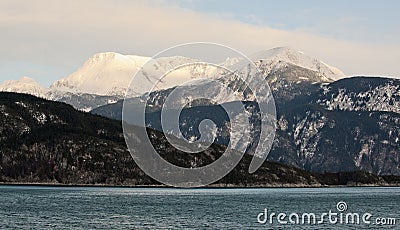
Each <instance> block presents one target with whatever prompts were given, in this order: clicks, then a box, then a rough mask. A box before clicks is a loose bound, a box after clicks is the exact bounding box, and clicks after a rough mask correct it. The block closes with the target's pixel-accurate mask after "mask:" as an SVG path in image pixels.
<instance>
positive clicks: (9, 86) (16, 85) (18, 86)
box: [0, 76, 47, 97]
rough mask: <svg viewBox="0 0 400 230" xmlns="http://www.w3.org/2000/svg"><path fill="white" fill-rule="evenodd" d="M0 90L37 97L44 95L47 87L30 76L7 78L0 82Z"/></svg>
mask: <svg viewBox="0 0 400 230" xmlns="http://www.w3.org/2000/svg"><path fill="white" fill-rule="evenodd" d="M0 91H5V92H17V93H27V94H32V95H35V96H38V97H45V95H46V93H47V89H46V88H44V87H42V86H41V85H39V84H38V83H37V82H36V81H35V80H33V79H32V78H30V77H26V76H24V77H22V78H21V79H19V80H7V81H4V82H3V83H1V84H0Z"/></svg>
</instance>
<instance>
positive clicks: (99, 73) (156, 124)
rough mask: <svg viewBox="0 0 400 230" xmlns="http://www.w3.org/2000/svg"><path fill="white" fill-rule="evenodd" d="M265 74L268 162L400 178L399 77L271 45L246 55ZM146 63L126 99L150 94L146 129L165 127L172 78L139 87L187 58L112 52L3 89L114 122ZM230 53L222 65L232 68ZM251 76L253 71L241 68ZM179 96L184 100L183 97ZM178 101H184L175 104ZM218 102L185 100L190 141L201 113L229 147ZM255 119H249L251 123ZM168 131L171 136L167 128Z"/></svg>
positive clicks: (197, 72)
mask: <svg viewBox="0 0 400 230" xmlns="http://www.w3.org/2000/svg"><path fill="white" fill-rule="evenodd" d="M249 57H250V58H251V60H252V61H253V62H254V63H255V65H256V66H257V67H258V69H259V70H260V71H261V73H262V76H264V80H265V82H260V84H268V85H269V88H270V89H271V91H272V94H273V96H274V99H275V105H276V115H277V125H276V127H277V131H276V137H275V140H274V143H273V147H272V151H271V153H270V154H269V155H268V160H269V161H272V162H278V163H281V164H284V165H290V166H291V167H296V168H300V169H302V170H306V171H311V172H313V173H321V174H323V173H340V172H349V171H359V170H362V171H366V172H369V173H373V174H376V175H381V176H383V175H400V168H399V165H400V160H399V149H400V146H399V145H400V142H399V134H400V114H399V112H400V104H399V103H400V88H399V87H400V81H399V80H396V79H389V78H382V77H362V76H360V77H351V78H348V77H346V76H345V74H344V73H343V72H341V71H340V70H339V69H337V68H335V67H331V66H329V65H327V64H325V63H324V62H322V61H319V60H317V59H315V58H311V57H308V56H307V55H305V54H304V53H302V52H299V51H295V50H292V49H289V48H275V49H272V50H267V51H261V52H258V53H256V54H253V55H250V56H249ZM147 61H150V62H151V65H149V66H150V67H151V68H149V69H146V70H145V71H144V72H145V73H147V74H148V76H149V81H148V82H132V84H133V85H134V89H135V90H134V92H128V94H129V95H131V97H130V98H129V99H127V100H126V103H129V104H130V105H132V106H133V107H135V104H137V105H140V104H141V103H144V100H146V99H147V103H148V105H149V107H148V108H147V110H146V112H147V115H146V119H147V120H146V122H147V124H146V125H147V126H148V127H151V128H152V129H153V130H158V131H162V128H161V122H160V116H161V115H160V113H161V109H162V106H163V104H164V102H165V100H166V98H167V97H168V95H169V94H170V93H171V91H172V90H173V89H174V87H175V85H174V84H176V82H175V80H174V79H175V78H174V77H172V80H171V81H169V82H163V84H162V85H160V87H159V88H158V90H156V91H154V92H150V93H149V92H142V91H140V88H141V87H143V88H146V87H144V86H145V85H146V84H153V83H154V82H156V81H157V79H156V78H152V76H157V74H158V73H159V72H162V71H163V70H165V69H169V68H171V67H174V66H179V65H181V64H182V63H186V62H188V61H189V62H190V61H197V60H190V59H188V58H185V57H165V58H160V59H155V60H153V59H151V58H149V57H140V56H132V55H121V54H117V53H100V54H96V55H94V56H93V57H92V58H90V59H89V60H88V61H87V62H85V63H84V65H83V66H82V67H81V68H79V69H78V70H77V71H76V72H74V73H73V74H71V75H69V76H67V77H66V78H63V79H60V80H58V81H56V82H55V83H53V84H52V85H51V86H50V87H49V88H43V87H41V86H39V85H38V84H37V83H35V82H34V81H33V80H31V79H29V78H26V77H24V78H23V79H21V80H20V81H7V82H4V83H3V84H1V85H0V91H11V92H22V93H28V94H32V95H35V96H39V97H42V98H46V99H50V100H55V101H61V102H65V103H67V104H71V105H72V106H73V107H74V108H76V109H79V110H85V111H91V113H92V114H95V115H101V116H104V117H108V118H111V119H113V120H121V116H122V105H123V102H124V101H123V95H125V92H126V91H127V89H128V86H129V82H130V79H131V78H132V76H133V75H134V74H135V72H136V71H138V70H139V69H140V68H141V65H142V64H143V63H145V62H147ZM239 61H240V60H237V59H235V58H232V59H229V60H227V61H226V62H225V63H221V65H222V66H232V65H235V64H236V63H237V62H239ZM243 71H247V72H245V73H251V72H252V71H255V70H254V69H251V68H250V69H246V70H243ZM176 74H177V75H176V79H178V78H181V77H182V76H185V78H184V79H193V78H196V77H198V76H202V75H207V76H210V78H213V79H218V80H220V81H221V82H223V83H225V84H227V85H230V86H233V87H238V88H240V87H241V85H240V84H241V83H240V82H238V81H235V79H233V78H229V77H226V76H224V77H221V76H220V75H219V72H218V71H217V70H216V69H214V68H212V67H208V66H204V65H197V66H192V67H186V68H183V69H182V70H181V71H178V72H177V73H176ZM187 87H188V88H187V90H189V91H196V90H197V89H199V88H201V89H207V90H208V91H207V92H208V94H209V95H213V96H215V97H219V98H224V99H225V103H231V102H232V98H231V97H230V95H226V94H225V93H224V91H222V90H220V89H219V88H215V87H209V86H208V85H206V84H197V85H191V86H187ZM183 101H184V100H183ZM241 101H242V103H243V104H244V105H245V107H246V109H247V110H248V113H249V114H250V117H251V119H250V120H252V119H253V118H255V117H256V116H257V109H254V105H253V102H252V101H251V98H249V97H246V95H244V96H243V97H242V98H241ZM175 103H176V104H179V103H182V102H181V101H176V102H175ZM220 111H221V106H220V105H214V104H210V103H209V102H208V101H197V102H196V103H191V104H187V105H185V109H184V110H183V112H182V114H181V117H180V122H181V124H180V129H181V131H182V133H183V134H184V136H185V138H187V139H194V140H196V139H198V138H200V133H199V129H198V127H199V124H200V122H201V121H202V119H204V118H208V119H212V120H213V121H214V123H216V124H217V126H218V127H219V131H218V138H216V143H215V144H216V145H218V146H226V145H228V144H229V138H230V136H229V135H228V134H227V133H229V123H230V122H231V121H230V120H229V119H227V117H226V116H221V115H220ZM255 120H256V119H253V121H255ZM259 131H260V127H259V125H258V124H257V122H254V123H253V128H252V130H251V133H252V135H253V143H251V144H250V145H249V146H250V147H249V148H248V149H247V151H248V153H249V154H252V151H253V150H254V146H255V142H257V141H258V139H257V137H259ZM172 134H173V133H172Z"/></svg>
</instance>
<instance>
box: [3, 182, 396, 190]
mask: <svg viewBox="0 0 400 230" xmlns="http://www.w3.org/2000/svg"><path fill="white" fill-rule="evenodd" d="M0 186H21V187H22V186H26V187H54V188H57V187H60V188H61V187H62V188H68V187H70V188H78V187H82V188H160V189H161V188H163V189H165V188H167V189H262V188H265V189H274V188H275V189H279V188H321V189H322V188H398V187H400V184H386V185H379V184H360V185H300V184H299V185H290V184H282V185H280V184H274V185H253V186H238V185H225V184H223V185H222V184H211V185H208V186H204V187H194V188H185V187H172V186H167V185H110V184H61V183H45V182H40V183H36V182H0Z"/></svg>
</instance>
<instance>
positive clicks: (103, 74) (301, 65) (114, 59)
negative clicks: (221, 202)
mask: <svg viewBox="0 0 400 230" xmlns="http://www.w3.org/2000/svg"><path fill="white" fill-rule="evenodd" d="M250 57H251V58H252V60H253V61H254V62H255V63H256V65H258V67H259V68H260V69H261V70H262V72H263V74H264V75H265V76H267V75H276V77H277V78H276V79H275V78H272V77H269V78H267V79H269V80H268V81H267V82H268V83H269V84H270V86H271V85H273V87H277V88H282V87H283V88H284V90H287V89H285V87H287V86H289V87H292V86H293V84H292V83H293V82H297V83H300V82H304V81H312V82H330V81H331V79H338V78H343V77H344V74H343V73H342V72H340V71H339V70H337V69H336V68H334V67H330V66H328V65H326V64H324V63H323V62H321V61H318V60H316V59H314V58H311V57H308V56H307V55H305V54H304V53H302V52H299V51H295V50H292V49H290V48H287V47H280V48H275V49H272V50H267V51H262V52H258V53H256V54H254V55H250ZM147 62H149V64H147V65H146V66H145V68H146V69H144V70H143V73H144V74H145V77H146V80H141V81H136V82H132V87H131V88H130V91H129V92H127V89H128V86H129V83H130V82H131V80H132V78H133V76H134V74H135V73H136V72H137V71H138V70H140V69H141V68H142V65H143V64H144V63H147ZM199 62H201V60H194V59H190V58H186V57H180V56H174V57H161V58H157V59H152V58H150V57H143V56H136V55H123V54H119V53H115V52H106V53H97V54H95V55H93V56H92V57H90V58H89V59H88V60H87V61H86V62H85V63H84V64H83V65H82V66H81V67H80V68H78V69H77V70H76V71H75V72H74V73H72V74H70V75H69V76H67V77H65V78H63V79H60V80H57V81H55V82H54V83H53V84H52V85H51V86H50V88H45V87H41V86H40V85H39V84H37V83H35V82H34V81H33V80H32V79H29V78H23V79H21V80H19V81H6V82H4V83H3V84H1V85H0V91H7V92H20V93H28V94H32V95H35V96H40V97H44V98H47V99H50V100H56V101H62V102H66V103H69V104H71V105H73V106H74V107H75V108H77V109H81V110H85V111H89V110H92V109H95V108H97V107H100V106H102V105H105V104H112V103H114V102H115V101H116V100H118V99H122V98H123V97H124V96H125V94H126V93H128V94H129V95H130V97H139V96H141V95H143V94H145V93H148V92H145V91H146V90H145V89H146V88H149V86H152V85H154V84H155V83H156V82H157V88H156V89H157V90H158V91H159V90H163V89H168V88H171V87H174V86H176V85H178V84H180V83H182V82H184V81H186V80H192V79H194V78H197V77H199V76H207V77H209V78H211V79H217V78H221V77H222V75H221V70H220V69H219V68H216V67H214V66H207V65H204V64H201V63H199ZM240 62H241V59H240V58H235V57H232V58H228V59H227V60H226V61H225V62H223V63H220V65H221V66H223V67H228V68H235V65H237V64H238V63H240ZM193 63H195V64H193ZM187 64H189V65H187ZM175 68H177V69H175ZM288 68H289V69H298V71H297V72H295V71H290V72H292V73H293V76H292V77H291V79H284V78H281V76H288V75H287V74H286V73H287V72H288V71H287V69H288ZM170 70H174V71H171V72H170V73H169V74H168V75H167V77H165V78H164V79H163V80H162V81H159V77H160V76H162V75H164V73H166V72H168V71H170ZM250 71H253V72H254V71H255V70H254V69H252V70H250ZM282 73H284V74H282ZM305 75H307V76H306V77H305ZM311 75H313V77H311ZM273 79H275V80H273ZM228 81H231V83H232V82H233V81H234V79H233V80H232V79H224V82H225V83H227V82H228ZM288 83H289V84H288ZM296 85H297V86H298V87H297V88H301V84H296ZM218 90H219V89H215V88H210V89H209V91H210V92H217V91H218ZM219 91H220V90H219ZM281 91H283V90H281ZM297 91H300V92H301V91H302V90H300V89H298V90H297ZM219 96H223V97H229V95H228V96H227V95H219ZM229 100H230V99H229V98H227V101H229Z"/></svg>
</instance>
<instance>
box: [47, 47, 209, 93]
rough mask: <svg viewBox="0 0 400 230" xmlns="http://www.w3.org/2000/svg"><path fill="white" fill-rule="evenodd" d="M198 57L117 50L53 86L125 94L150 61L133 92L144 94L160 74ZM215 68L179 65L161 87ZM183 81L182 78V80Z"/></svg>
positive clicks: (96, 57) (101, 56)
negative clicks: (138, 53) (142, 53)
mask: <svg viewBox="0 0 400 230" xmlns="http://www.w3.org/2000/svg"><path fill="white" fill-rule="evenodd" d="M197 61H198V60H194V59H190V58H186V57H179V56H174V57H161V58H157V59H152V58H150V57H142V56H134V55H122V54H119V53H114V52H107V53H98V54H95V55H94V56H93V57H91V58H90V59H89V60H88V61H86V62H85V63H84V64H83V66H82V67H80V68H79V69H78V70H77V71H76V72H74V73H72V74H71V75H69V76H67V77H66V78H63V79H60V80H58V81H56V82H54V83H53V84H52V85H51V86H50V89H52V90H57V91H65V92H71V93H85V94H95V95H107V96H117V97H120V98H122V97H124V96H125V94H126V92H127V90H128V87H129V84H130V82H131V81H132V79H133V77H134V75H135V74H136V72H137V71H139V70H140V69H142V65H144V64H145V63H147V62H149V64H147V65H146V66H145V69H143V72H144V74H146V77H147V79H146V81H137V82H133V85H134V90H133V91H132V92H130V94H131V95H136V96H140V95H142V94H144V93H147V92H145V91H143V89H145V88H146V87H144V86H147V85H153V84H155V83H156V82H157V81H159V77H161V76H162V75H164V73H166V72H168V71H169V70H171V69H174V68H175V67H178V66H180V65H184V64H186V63H193V62H197ZM210 68H211V69H214V68H213V67H207V66H202V65H200V64H198V65H192V66H187V67H183V68H179V69H178V70H177V71H173V72H172V73H170V74H169V76H168V78H165V79H164V81H162V82H159V84H158V87H160V88H162V89H163V88H169V87H172V86H175V85H177V84H179V81H184V80H190V79H192V78H194V77H196V76H197V75H200V74H201V73H203V72H207V71H209V70H208V69H210ZM177 79H178V80H179V81H178V80H177Z"/></svg>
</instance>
